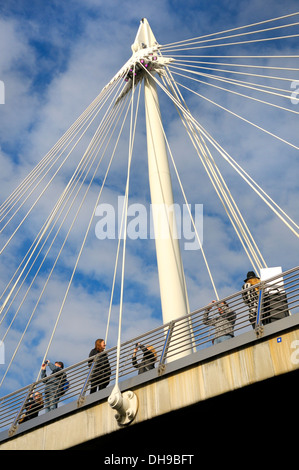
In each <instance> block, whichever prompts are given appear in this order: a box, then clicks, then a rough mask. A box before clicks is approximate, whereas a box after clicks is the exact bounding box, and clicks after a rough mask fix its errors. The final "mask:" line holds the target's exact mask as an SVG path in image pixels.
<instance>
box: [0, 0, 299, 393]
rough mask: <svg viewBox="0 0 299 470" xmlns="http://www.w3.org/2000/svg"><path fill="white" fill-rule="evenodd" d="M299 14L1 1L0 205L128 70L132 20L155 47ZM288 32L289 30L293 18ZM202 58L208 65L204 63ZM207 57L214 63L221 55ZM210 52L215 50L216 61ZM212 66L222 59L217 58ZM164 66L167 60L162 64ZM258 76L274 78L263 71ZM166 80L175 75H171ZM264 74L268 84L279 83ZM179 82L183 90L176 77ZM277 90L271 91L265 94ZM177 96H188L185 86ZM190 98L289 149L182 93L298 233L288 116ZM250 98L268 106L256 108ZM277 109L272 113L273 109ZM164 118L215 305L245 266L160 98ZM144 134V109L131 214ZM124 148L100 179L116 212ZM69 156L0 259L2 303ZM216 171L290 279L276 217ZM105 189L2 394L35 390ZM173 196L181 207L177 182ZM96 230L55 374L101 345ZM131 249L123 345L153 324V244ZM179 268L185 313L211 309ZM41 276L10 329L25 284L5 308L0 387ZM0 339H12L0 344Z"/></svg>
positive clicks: (102, 249)
mask: <svg viewBox="0 0 299 470" xmlns="http://www.w3.org/2000/svg"><path fill="white" fill-rule="evenodd" d="M297 9H298V5H297V2H296V1H295V0H294V1H292V0H287V1H286V2H283V4H282V3H281V2H277V1H275V0H273V1H271V0H265V1H264V2H258V1H257V0H253V1H251V2H247V1H244V0H240V1H235V0H233V1H228V0H219V1H201V2H198V1H196V0H185V1H184V2H181V1H178V0H175V1H170V0H165V1H164V0H152V1H151V2H148V1H145V0H140V1H138V2H132V1H126V0H123V1H119V0H110V1H109V2H104V1H101V0H85V1H84V2H83V1H80V0H72V1H65V2H58V1H51V0H49V1H44V0H32V1H27V0H25V1H24V0H10V1H9V2H8V1H7V2H5V1H4V2H1V5H0V50H1V53H0V80H1V81H2V82H3V83H4V86H5V104H1V105H0V197H1V203H2V202H4V201H5V200H6V198H7V197H8V196H9V195H10V194H11V193H12V191H13V190H14V189H15V188H16V187H17V186H18V184H20V182H21V181H23V179H24V178H25V177H26V175H27V174H28V173H29V172H30V171H31V170H32V169H33V168H34V167H35V165H37V164H38V162H39V161H40V160H41V159H42V158H43V156H44V155H46V154H47V152H48V151H49V150H50V149H51V148H52V147H53V146H54V145H55V143H56V142H57V141H58V140H59V139H60V137H61V136H62V135H63V134H64V132H66V131H67V129H68V128H69V127H70V126H71V125H72V124H73V122H74V121H75V120H76V119H77V118H78V116H79V115H81V113H82V112H83V111H84V110H85V109H86V108H87V106H89V104H90V103H91V102H92V101H93V100H94V99H95V97H96V96H97V95H98V94H99V93H100V91H101V90H102V88H103V87H104V86H105V85H106V84H107V83H108V82H109V81H110V80H111V78H112V77H113V76H114V75H115V73H117V72H118V70H119V69H120V68H121V67H122V66H123V64H124V63H125V62H126V61H127V60H128V59H129V58H130V56H131V53H132V52H131V44H132V43H133V41H134V39H135V36H136V33H137V30H138V27H139V24H140V20H141V18H143V17H145V18H147V19H148V21H149V23H150V26H151V28H152V30H153V32H154V34H155V36H156V39H157V41H158V42H159V43H160V44H162V45H165V44H170V43H174V42H177V41H185V40H187V39H189V38H193V37H198V36H203V35H207V34H212V33H216V32H219V31H223V30H227V29H231V28H236V27H240V26H244V25H248V24H252V23H256V22H260V21H265V20H268V19H270V18H275V17H280V16H282V15H287V14H290V13H294V12H296V11H297ZM288 21H289V22H295V21H298V16H297V17H294V18H291V19H290V20H288ZM280 24H282V23H280ZM262 27H263V28H264V27H266V26H264V25H263V26H262ZM295 32H296V33H297V34H298V28H297V29H296V31H293V33H295ZM284 34H288V32H284ZM250 47H251V46H245V45H244V46H240V48H239V49H238V54H241V53H242V54H244V55H247V56H248V55H256V54H258V53H265V55H266V54H269V55H271V54H273V53H276V54H278V53H280V54H282V55H291V54H294V53H298V39H297V38H293V39H290V40H289V42H288V43H283V44H281V43H279V44H277V43H274V44H273V43H271V44H270V43H269V44H267V45H264V44H263V45H261V46H260V45H258V46H257V45H252V48H251V49H250ZM294 51H295V52H294ZM204 52H205V54H209V53H210V52H209V51H207V50H205V51H204ZM211 52H212V50H211ZM217 52H218V54H219V50H218V51H217ZM217 52H216V49H213V54H216V53H217ZM221 53H223V54H224V51H223V50H222V51H221ZM230 53H232V54H234V53H235V51H234V52H232V51H230V52H229V51H228V50H226V52H225V54H227V55H229V54H230ZM168 54H169V55H171V52H169V53H168ZM267 64H268V65H271V61H270V60H269V61H268V62H267ZM283 65H284V66H288V67H293V68H297V69H298V68H299V65H298V59H288V60H287V61H286V62H285V63H284V64H283ZM172 71H173V72H175V69H172ZM271 73H272V74H275V75H278V76H279V73H280V72H279V71H275V72H274V71H272V72H271ZM286 77H288V80H290V78H292V79H293V80H294V81H295V80H299V75H298V71H293V72H290V73H288V74H286ZM178 81H183V79H182V78H180V79H179V78H178ZM274 83H275V80H273V86H274ZM290 83H291V82H290V81H286V82H285V83H283V84H279V85H276V83H275V86H278V87H283V88H284V89H285V90H288V89H290V86H291V85H290ZM188 85H189V86H192V84H191V82H190V81H189V83H188ZM194 86H195V87H197V91H198V92H199V93H200V94H202V95H204V96H205V97H207V98H209V99H211V100H213V101H216V102H218V103H220V104H221V105H222V106H224V107H226V108H228V109H231V110H232V111H234V112H235V113H238V114H242V116H244V117H245V118H246V119H248V120H250V121H252V122H254V123H256V124H257V125H259V126H261V127H263V128H265V129H267V130H268V131H269V132H272V133H274V134H276V135H278V136H280V137H281V138H282V139H285V140H287V141H288V142H290V143H292V144H293V147H292V146H290V145H286V144H284V143H283V142H281V141H279V140H278V139H275V138H273V137H271V136H270V135H269V134H265V133H264V132H262V131H260V130H258V129H257V128H254V127H253V126H250V125H249V124H248V123H246V122H244V121H241V120H240V119H237V118H236V117H234V116H232V115H231V114H229V113H227V112H225V111H223V110H221V109H220V108H217V107H216V106H215V105H213V104H211V103H210V102H208V101H207V100H204V99H200V98H199V97H198V96H197V97H196V96H195V95H192V94H191V93H187V92H186V100H187V103H188V106H189V108H190V109H191V111H192V113H194V116H195V117H196V119H197V120H198V122H200V124H202V125H203V126H204V128H205V129H206V130H207V131H208V132H209V133H211V135H212V136H213V137H214V138H215V139H216V140H217V142H219V144H220V145H221V146H222V147H223V148H224V149H225V150H226V151H228V152H229V154H230V155H231V156H232V157H233V158H234V159H235V160H236V161H237V162H238V163H239V164H240V165H241V166H242V167H243V168H244V169H245V171H247V172H248V173H249V174H250V176H251V177H252V178H253V179H254V180H256V181H257V182H258V184H260V185H261V186H262V188H263V189H264V190H265V191H266V192H267V193H268V194H269V195H270V196H271V197H272V198H273V200H274V201H275V202H276V203H277V204H279V205H281V206H282V208H283V209H284V210H285V211H286V213H287V214H288V215H289V216H290V217H292V218H293V219H294V220H295V221H297V223H298V204H297V200H298V199H297V197H296V196H298V176H299V171H298V149H297V148H295V147H298V145H299V141H298V140H299V139H298V117H297V115H296V114H291V113H287V112H283V111H282V110H279V109H278V108H269V107H263V106H262V105H261V104H259V103H257V102H253V101H252V100H245V99H244V100H242V99H241V98H240V97H239V96H235V95H231V94H228V93H223V92H221V90H219V89H211V88H210V87H208V86H204V85H203V84H202V85H199V84H198V83H197V84H196V85H194ZM241 93H242V90H241ZM261 99H265V96H262V97H261ZM274 101H275V100H274ZM275 103H277V105H281V103H280V101H279V100H278V99H277V101H275ZM284 106H287V107H288V108H289V109H294V110H296V111H299V108H298V109H297V108H296V104H293V105H291V104H290V103H287V104H285V102H284ZM161 109H162V115H166V114H167V119H165V121H166V122H165V129H166V131H167V135H168V137H169V142H170V145H171V147H172V148H173V151H174V156H175V158H176V164H177V167H178V169H179V172H180V175H181V177H182V181H183V184H184V187H185V189H186V192H187V195H188V201H189V202H190V204H193V205H194V204H203V211H204V222H203V245H204V249H205V253H206V256H207V258H208V260H209V265H210V268H211V271H212V273H213V277H214V280H215V282H216V285H217V289H218V292H219V295H220V296H221V297H225V296H228V295H231V294H232V293H233V292H235V291H238V290H239V289H240V288H241V285H242V283H243V279H244V278H245V275H246V273H247V271H248V270H252V266H251V265H250V262H249V260H248V258H247V256H246V254H245V253H244V250H243V249H242V247H241V245H240V243H239V241H238V239H237V238H236V236H235V234H234V231H233V230H232V228H231V226H230V224H229V223H228V219H227V216H226V214H225V213H224V211H223V209H222V206H221V203H220V202H219V200H218V199H217V197H216V195H215V192H214V190H213V188H212V186H211V183H210V181H209V180H208V178H207V176H206V174H205V172H204V170H203V168H202V166H201V164H200V162H199V160H198V157H196V156H194V155H193V154H192V152H191V147H190V144H189V140H188V138H186V137H185V136H184V133H183V128H182V126H181V124H180V122H179V119H178V117H177V115H176V114H175V111H174V108H173V107H169V103H168V101H167V100H166V99H165V97H163V96H161ZM143 125H144V112H143V110H141V111H140V119H139V126H138V127H137V136H136V142H135V147H134V152H133V161H132V181H131V188H132V189H131V193H130V197H131V198H132V199H131V201H132V202H135V203H138V202H141V203H145V201H146V200H147V199H148V196H149V189H148V183H147V160H146V144H145V130H144V126H143ZM127 135H128V134H127ZM87 139H88V135H87V136H86V138H85V137H84V139H83V141H82V147H80V148H81V152H82V149H83V148H85V147H84V145H87V144H88V140H87ZM122 139H123V140H122V141H121V144H122V145H121V149H122V151H119V156H118V161H117V163H115V162H114V163H113V166H112V168H111V177H110V179H108V180H107V186H106V187H105V191H103V203H112V202H113V203H114V204H117V197H118V195H123V192H124V184H125V176H126V174H125V172H126V165H127V160H126V159H127V155H128V150H127V149H128V147H127V145H128V144H127V142H128V139H127V138H126V136H123V137H122ZM80 148H79V153H78V155H79V156H78V155H77V156H74V160H70V161H68V163H67V165H66V168H65V173H63V177H62V178H60V179H59V180H57V181H56V180H55V182H54V183H53V185H51V187H49V191H48V192H47V193H46V196H45V198H44V199H43V200H42V201H41V202H40V204H39V205H37V206H36V208H35V209H36V210H35V211H33V212H32V214H30V217H29V220H28V222H27V224H25V223H24V224H23V225H22V228H21V230H19V231H18V233H17V234H16V236H15V237H13V239H12V241H11V243H9V245H8V246H7V248H6V249H5V250H4V251H3V253H1V263H0V287H1V292H3V291H4V290H5V287H6V285H7V284H8V283H9V281H10V279H11V278H12V276H13V275H14V273H15V271H16V269H17V267H18V266H19V264H20V263H21V261H22V259H23V256H24V254H25V253H26V250H27V249H28V248H29V246H30V244H31V243H32V241H33V240H34V238H35V237H36V235H37V233H38V231H39V230H40V229H41V226H42V224H43V223H44V221H45V220H46V218H47V217H48V215H49V213H50V211H51V209H52V207H53V204H54V203H55V202H56V200H57V195H59V194H60V193H61V191H62V190H63V187H64V183H65V181H67V178H68V177H69V175H71V174H72V172H73V171H74V168H75V166H76V164H77V161H78V160H76V158H80ZM216 158H217V159H218V156H217V155H216V154H215V159H216ZM217 164H218V165H219V167H220V168H221V171H223V174H224V176H225V179H226V181H227V183H228V185H229V187H230V188H231V191H232V194H233V196H234V197H235V199H236V200H237V202H238V204H239V207H240V209H241V211H242V214H243V215H244V217H245V218H246V221H247V223H248V226H249V227H250V229H251V231H252V233H253V236H254V238H255V240H256V242H257V245H258V247H259V249H260V250H261V252H262V254H263V256H264V258H265V261H266V263H267V265H268V266H269V267H270V266H282V268H283V270H287V269H290V268H292V267H293V266H295V265H296V264H298V260H297V253H298V242H297V240H298V239H297V238H296V237H295V236H294V234H292V233H291V232H290V231H289V230H288V229H287V228H286V227H285V225H284V224H282V222H281V221H280V220H278V219H277V218H276V217H274V214H273V212H271V211H270V210H269V209H268V208H267V207H266V206H265V205H264V204H263V203H262V202H261V199H260V198H258V197H257V196H256V195H255V194H254V193H253V192H252V191H251V190H250V189H249V188H248V187H247V186H246V185H245V184H244V182H243V181H242V179H241V178H240V177H238V176H237V175H236V173H235V172H233V171H232V169H231V167H229V166H228V165H225V164H224V162H223V161H222V160H221V159H219V160H217ZM103 176H104V170H103V173H101V174H99V176H98V179H95V184H94V185H93V187H92V190H91V193H90V196H88V198H87V200H86V204H85V206H84V210H83V211H82V214H81V219H80V222H79V223H78V224H77V225H75V226H74V230H73V232H72V235H71V237H70V240H69V243H68V244H67V245H66V246H65V249H64V251H63V256H62V260H61V261H60V263H59V264H58V265H57V269H56V270H55V272H54V273H53V276H52V278H51V282H50V283H49V285H48V286H47V289H46V291H45V293H44V295H43V297H42V300H41V302H40V303H39V305H38V307H37V308H36V312H35V314H34V316H33V318H32V320H31V322H30V324H29V326H28V329H27V331H26V335H25V338H24V340H23V341H22V343H21V345H20V347H19V348H18V352H17V354H16V357H15V359H14V362H13V365H12V366H11V367H10V370H9V372H8V374H7V377H6V380H5V382H4V384H3V386H2V393H1V394H2V395H3V394H5V393H9V392H11V391H12V390H15V389H17V388H20V387H21V386H24V385H26V384H28V383H30V382H32V381H33V380H35V378H36V376H37V374H38V371H39V366H40V363H41V361H42V359H43V356H44V353H45V351H46V349H47V346H48V343H49V340H50V337H51V334H52V330H53V327H54V325H55V321H56V318H57V314H58V312H59V311H60V306H61V303H62V300H63V298H64V295H65V292H66V288H67V286H68V282H69V279H70V275H71V273H72V269H73V265H74V261H75V260H76V257H77V254H78V250H79V248H80V246H81V243H82V240H83V237H84V235H85V230H86V227H87V224H88V222H89V220H90V217H91V215H92V210H93V206H94V201H95V200H96V198H97V195H98V193H99V189H100V185H101V182H102V180H103ZM64 178H66V179H64ZM174 194H175V197H177V198H178V200H179V201H180V202H182V199H180V198H181V196H180V190H179V188H178V185H177V184H176V183H174ZM28 207H29V205H28ZM28 207H27V210H28ZM115 207H116V206H115ZM193 207H194V206H193ZM25 213H26V205H25V206H24V207H23V208H22V210H21V211H20V214H19V219H17V220H16V222H15V224H16V225H17V224H18V221H20V220H22V214H25ZM97 221H98V219H97V217H96V216H95V217H94V218H93V221H92V225H91V228H90V233H89V236H88V240H87V243H86V246H85V250H84V252H83V253H82V256H81V258H80V263H79V265H78V270H77V272H76V276H75V278H74V283H73V284H72V287H71V289H70V291H69V295H68V297H67V301H66V303H65V306H64V308H63V310H62V313H61V317H60V320H59V325H58V327H57V331H56V334H55V337H54V339H53V341H52V343H51V346H50V350H49V354H48V357H49V359H50V360H53V361H55V360H63V361H64V362H65V365H66V366H69V365H71V364H73V363H75V362H78V361H80V360H82V359H84V358H86V357H87V356H88V354H89V351H90V349H91V348H92V347H93V344H94V340H95V339H96V338H98V337H104V336H105V331H106V323H107V314H108V308H109V302H110V293H111V283H112V278H113V270H114V263H115V254H116V244H115V242H114V241H112V240H106V241H100V240H99V239H98V238H97V237H96V235H95V228H96V223H97ZM16 225H13V223H12V224H11V225H9V226H8V227H7V229H4V230H3V231H2V232H1V239H0V240H1V249H2V247H3V246H4V245H5V243H6V241H7V240H8V238H9V237H10V235H11V233H13V231H14V229H15V226H16ZM2 227H3V226H1V228H2ZM141 242H142V241H141V240H137V241H136V242H135V243H133V242H132V241H130V243H128V247H127V263H126V290H125V296H124V312H123V340H125V339H129V338H131V337H134V336H137V335H139V334H141V333H143V332H146V331H147V330H149V329H152V328H154V327H156V326H158V325H160V324H161V323H162V316H161V307H160V300H159V285H158V278H157V270H156V260H155V252H154V243H153V240H145V241H143V243H141ZM182 257H183V263H184V267H185V273H186V280H187V289H188V294H189V303H190V308H191V310H195V309H197V308H200V307H202V306H204V305H206V304H207V303H208V302H209V301H210V300H211V299H212V298H214V293H213V290H212V287H211V284H210V281H209V278H208V276H207V272H206V268H205V265H204V263H203V259H202V255H201V253H200V251H199V250H197V251H186V250H184V249H183V251H182ZM52 259H54V254H53V257H52ZM49 266H50V264H49ZM49 266H44V269H43V270H42V271H41V273H40V275H39V277H38V278H37V281H36V282H35V283H34V284H33V286H32V289H31V291H30V294H29V295H28V296H27V297H26V302H24V304H22V306H21V307H20V310H19V313H18V315H17V317H16V319H15V321H14V322H13V323H12V320H13V318H14V315H15V313H16V311H17V310H18V306H19V304H20V299H21V293H22V292H23V294H24V292H25V291H26V288H27V287H28V284H29V282H30V281H31V278H30V277H29V278H28V279H27V281H26V282H25V284H24V285H23V286H22V289H23V290H22V291H21V293H20V298H19V299H18V298H16V302H15V304H12V306H11V309H10V311H9V312H8V313H7V315H6V316H5V319H4V320H3V322H2V324H1V338H3V337H4V335H5V340H4V343H5V359H6V360H5V362H6V363H5V364H3V365H0V372H1V376H2V372H3V373H5V371H6V367H7V365H8V363H9V361H10V358H11V357H12V355H13V353H14V351H15V350H16V347H17V345H18V343H19V341H20V339H21V337H22V334H23V331H24V328H26V325H27V324H28V319H29V318H30V315H31V312H32V310H33V309H34V306H35V304H36V300H37V298H38V297H39V295H40V292H41V289H42V286H43V285H44V281H45V279H46V277H47V275H48V271H47V269H50V268H49ZM117 296H119V287H118V286H117V287H116V299H115V302H114V306H113V309H112V317H111V326H110V330H109V335H108V347H112V346H114V345H115V344H116V338H117V336H116V335H117V323H118V303H119V300H118V298H117ZM4 298H5V296H3V297H2V299H1V301H2V302H3V300H4ZM10 325H11V327H10ZM8 327H10V328H9V332H8V334H7V335H6V331H7V328H8Z"/></svg>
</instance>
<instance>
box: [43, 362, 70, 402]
mask: <svg viewBox="0 0 299 470" xmlns="http://www.w3.org/2000/svg"><path fill="white" fill-rule="evenodd" d="M47 366H48V367H49V368H50V369H51V371H52V372H51V375H50V376H49V377H47V373H46V367H47ZM63 367H64V366H63V362H55V364H52V363H51V362H50V361H46V362H45V363H44V364H43V365H42V373H41V378H42V379H44V378H46V377H47V379H46V380H45V407H46V411H51V410H54V409H55V408H57V404H58V401H59V398H60V396H61V394H62V393H61V391H62V386H63V382H64V378H65V374H64V372H63V371H62V369H63ZM57 372H58V373H57Z"/></svg>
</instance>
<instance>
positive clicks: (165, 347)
mask: <svg viewBox="0 0 299 470" xmlns="http://www.w3.org/2000/svg"><path fill="white" fill-rule="evenodd" d="M298 286H299V267H296V268H294V269H292V270H289V271H287V272H284V273H282V274H279V275H278V276H275V277H273V278H271V279H270V280H268V281H264V282H260V283H259V284H258V285H256V286H253V287H250V288H248V289H245V290H242V291H240V292H237V293H235V294H234V295H231V296H229V297H226V298H225V299H222V300H220V301H217V302H215V303H213V304H210V305H208V306H205V307H203V308H201V309H199V310H197V311H195V312H192V313H191V314H189V315H188V316H184V317H182V318H180V319H178V320H175V321H172V322H170V323H168V324H164V325H162V326H161V327H158V328H156V329H154V330H151V331H150V332H147V333H146V334H143V335H141V336H138V337H135V338H133V339H131V340H129V341H126V342H125V343H123V344H122V345H121V350H120V362H119V380H125V379H126V378H130V377H133V376H135V375H136V374H138V373H140V372H141V370H140V369H138V367H137V368H136V366H138V365H139V366H142V365H143V366H144V365H145V362H143V359H144V356H143V351H142V350H141V349H140V348H139V349H138V352H137V356H136V359H137V364H136V363H135V366H134V365H133V362H132V355H133V352H134V349H135V347H136V343H140V344H142V345H144V346H148V345H150V346H152V347H153V348H154V351H153V350H151V351H150V352H149V353H148V357H147V359H146V366H147V367H148V368H151V367H152V368H153V367H155V368H156V369H157V370H158V373H159V374H162V373H163V370H164V366H165V364H166V363H167V362H171V361H173V360H176V359H178V358H180V357H181V356H183V355H186V354H192V353H193V352H196V351H199V350H201V349H204V348H207V347H209V346H211V345H213V343H214V342H216V341H217V339H219V337H221V336H222V338H223V335H225V336H224V338H225V339H226V340H229V338H230V337H231V336H232V335H233V336H237V335H241V334H243V333H244V332H246V331H252V329H254V331H255V333H256V337H257V338H259V337H262V335H263V328H264V326H265V325H266V324H268V323H271V322H277V321H278V320H279V319H280V318H282V317H284V316H288V315H294V314H296V313H299V287H298ZM247 292H249V293H251V294H254V299H255V308H256V315H255V318H254V322H252V319H251V321H249V309H250V308H251V309H252V305H249V306H248V304H245V302H244V297H243V296H244V294H245V295H246V293H247ZM251 298H253V297H252V296H251ZM224 306H225V307H226V312H224V310H223V308H224ZM219 309H220V310H221V313H222V314H223V312H224V313H226V317H225V320H223V319H222V318H223V317H221V315H220V314H219ZM228 324H230V326H228ZM227 333H229V334H227ZM217 335H218V336H217ZM103 354H104V355H106V357H107V358H108V361H109V368H107V366H106V368H104V369H103V367H101V360H100V358H101V357H103ZM150 354H152V355H150ZM116 369H117V348H116V347H113V348H111V349H109V350H106V351H105V352H104V353H101V354H99V355H97V356H95V357H94V358H88V359H85V360H83V361H81V362H79V363H77V364H75V365H73V366H70V367H68V368H65V369H63V371H64V372H65V374H66V377H67V381H68V383H69V388H68V390H66V391H65V393H63V394H62V384H63V385H64V381H63V380H60V381H59V377H61V375H59V374H61V372H56V373H55V374H51V375H50V376H48V377H47V378H46V379H42V380H39V381H38V382H35V383H33V384H30V385H28V386H27V387H24V388H22V389H20V390H18V391H16V392H13V393H11V394H9V395H6V396H4V397H2V398H0V430H7V429H8V430H9V435H13V434H14V432H15V431H16V429H17V428H18V426H19V425H20V424H21V423H23V422H26V421H28V420H30V419H33V418H34V417H36V416H37V415H38V414H43V413H46V412H47V410H46V408H45V405H46V401H47V399H48V398H49V397H50V398H52V405H54V407H55V406H56V407H57V406H59V407H60V406H63V404H65V403H70V402H74V401H76V400H77V406H78V407H81V406H82V405H83V404H84V402H85V398H86V395H87V394H89V393H90V387H91V385H95V384H97V385H98V386H100V387H101V384H103V383H105V386H106V384H107V382H109V385H113V383H115V379H116ZM49 377H51V379H53V378H56V379H58V380H56V386H55V387H54V386H53V387H52V389H50V390H49V389H47V384H49ZM57 383H60V386H59V387H57ZM47 390H48V391H47ZM47 394H48V396H47ZM38 397H39V398H40V400H41V401H40V402H39V401H33V398H38ZM55 401H56V402H57V403H56V404H55ZM49 416H50V415H49ZM32 424H33V422H32Z"/></svg>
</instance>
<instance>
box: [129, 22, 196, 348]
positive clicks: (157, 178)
mask: <svg viewBox="0 0 299 470" xmlns="http://www.w3.org/2000/svg"><path fill="white" fill-rule="evenodd" d="M157 44H158V43H157V41H156V39H155V36H154V35H153V33H152V31H151V28H150V26H149V24H148V22H147V20H146V19H145V18H144V19H142V21H141V24H140V27H139V30H138V33H137V36H136V39H135V42H134V44H133V46H132V50H133V52H137V51H138V50H140V49H148V48H152V47H155V46H156V45H157ZM154 73H155V69H153V70H152V71H151V75H152V76H153V75H154ZM151 75H149V74H146V75H145V76H144V87H145V114H146V132H147V150H148V168H149V183H150V192H151V202H152V215H153V222H154V230H155V243H156V253H157V264H158V273H159V284H160V295H161V306H162V315H163V322H164V323H168V322H170V321H172V320H176V319H177V318H179V317H182V316H185V315H186V314H188V313H189V304H188V297H187V290H186V283H185V275H184V270H183V263H182V259H181V252H180V246H179V240H178V236H177V226H176V220H175V213H174V201H173V192H172V183H171V176H170V170H169V164H168V158H167V152H166V145H165V138H164V132H163V127H162V120H161V113H160V106H159V100H158V94H157V89H156V84H155V81H154V79H153V78H152V76H151ZM184 323H185V327H183V329H184V330H185V333H184V334H186V333H187V331H188V334H189V326H188V325H187V326H186V323H188V322H186V321H184ZM181 328H182V325H181ZM185 328H187V331H186V329H185ZM183 329H182V331H183ZM190 347H191V346H190Z"/></svg>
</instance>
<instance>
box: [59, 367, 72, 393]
mask: <svg viewBox="0 0 299 470" xmlns="http://www.w3.org/2000/svg"><path fill="white" fill-rule="evenodd" d="M62 374H63V376H62V378H61V383H60V386H59V389H60V390H59V395H60V396H62V395H64V394H65V393H66V392H67V391H68V389H69V388H70V383H69V381H68V379H67V375H66V373H65V372H63V373H62Z"/></svg>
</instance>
